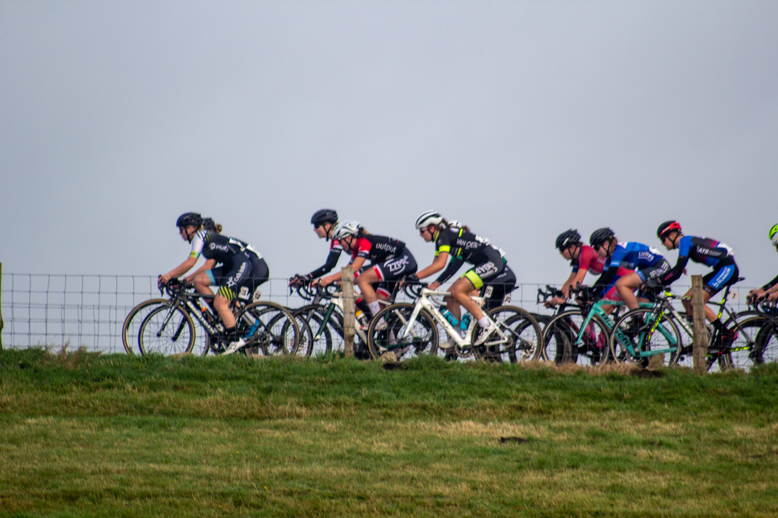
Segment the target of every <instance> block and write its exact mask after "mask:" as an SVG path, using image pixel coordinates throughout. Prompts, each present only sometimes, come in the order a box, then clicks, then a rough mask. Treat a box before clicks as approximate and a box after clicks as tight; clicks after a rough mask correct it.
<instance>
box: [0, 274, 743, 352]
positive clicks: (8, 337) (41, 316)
mask: <svg viewBox="0 0 778 518" xmlns="http://www.w3.org/2000/svg"><path fill="white" fill-rule="evenodd" d="M287 283H288V279H286V278H278V277H276V278H271V279H270V280H269V281H268V282H266V283H265V284H263V285H262V286H260V287H259V290H260V291H261V292H262V299H261V300H269V301H272V302H275V303H278V304H281V305H284V306H287V307H299V306H302V305H303V304H305V301H303V300H302V299H301V298H300V297H298V296H297V295H296V294H290V293H289V290H288V288H287ZM545 286H546V283H524V284H521V285H519V286H518V287H517V288H516V290H515V291H514V292H513V294H512V299H511V304H513V305H516V306H519V307H522V308H524V309H526V310H527V311H531V312H533V313H539V314H547V315H550V314H553V310H550V309H546V308H544V307H543V306H541V305H538V304H537V293H538V288H545ZM688 289H689V285H673V291H674V292H675V293H677V294H683V293H685V292H686V291H687V290H688ZM749 289H751V288H748V287H737V288H734V289H733V290H732V291H733V292H734V293H736V295H735V297H736V298H734V299H733V300H730V301H729V303H728V306H729V307H730V308H732V309H733V310H736V311H741V310H745V309H746V304H745V295H746V294H747V293H748V290H749ZM1 295H2V306H1V310H2V317H3V321H4V327H3V330H2V338H3V341H2V344H3V346H4V347H6V348H26V347H49V348H54V349H56V350H58V349H59V348H61V347H62V346H64V345H67V346H68V347H69V348H71V349H75V348H79V347H83V348H86V349H87V350H90V351H100V352H104V353H117V352H124V346H123V344H122V337H121V336H122V325H123V323H124V318H125V317H126V316H127V314H128V313H129V312H130V310H131V309H132V308H133V307H135V306H136V305H137V304H139V303H141V302H143V301H145V300H148V299H151V298H159V297H160V292H159V290H158V289H157V278H156V276H146V275H49V274H20V273H3V275H2V293H1ZM720 297H721V295H717V296H715V297H714V298H713V299H712V300H714V301H718V300H720ZM402 298H403V297H400V298H398V300H402Z"/></svg>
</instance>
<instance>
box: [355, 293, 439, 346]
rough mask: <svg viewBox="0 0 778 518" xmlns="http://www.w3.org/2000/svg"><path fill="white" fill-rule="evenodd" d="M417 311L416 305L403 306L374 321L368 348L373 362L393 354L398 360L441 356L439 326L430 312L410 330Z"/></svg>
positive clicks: (388, 309)
mask: <svg viewBox="0 0 778 518" xmlns="http://www.w3.org/2000/svg"><path fill="white" fill-rule="evenodd" d="M413 308H414V305H413V304H408V303H405V302H400V303H397V304H392V305H391V306H387V307H385V308H384V309H382V310H381V311H379V312H378V314H377V315H376V316H375V317H373V320H372V321H371V322H370V327H369V328H368V330H367V346H368V349H369V350H370V355H371V356H372V357H373V358H375V359H378V358H380V357H381V356H382V355H384V354H386V353H387V352H390V351H391V352H393V353H394V355H395V357H396V358H397V360H400V359H401V358H411V357H414V356H419V355H421V354H433V355H434V354H436V353H437V350H438V326H437V325H436V324H435V321H434V320H433V319H432V316H431V315H430V314H429V313H428V312H427V311H426V310H421V311H420V312H419V314H418V316H417V317H416V319H415V320H414V321H413V323H412V324H411V325H410V326H409V320H410V318H411V314H412V313H413Z"/></svg>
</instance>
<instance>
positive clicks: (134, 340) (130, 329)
mask: <svg viewBox="0 0 778 518" xmlns="http://www.w3.org/2000/svg"><path fill="white" fill-rule="evenodd" d="M169 303H170V301H169V300H168V299H151V300H146V301H144V302H141V303H140V304H138V305H137V306H135V307H134V308H132V309H131V310H130V312H129V313H127V318H125V319H124V324H123V325H122V344H123V345H124V350H125V351H127V354H135V348H136V347H140V345H139V341H140V326H141V324H143V321H144V320H145V319H146V317H147V316H149V313H151V312H152V311H154V310H155V309H157V308H160V307H162V306H164V305H166V304H169ZM140 352H141V354H143V351H140Z"/></svg>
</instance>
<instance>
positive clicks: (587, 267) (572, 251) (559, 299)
mask: <svg viewBox="0 0 778 518" xmlns="http://www.w3.org/2000/svg"><path fill="white" fill-rule="evenodd" d="M555 245H556V248H557V250H559V253H560V254H561V255H562V257H563V258H564V259H565V260H566V261H570V266H572V267H573V271H572V272H570V276H569V277H568V278H567V280H566V281H565V282H564V284H562V289H561V290H560V291H561V292H562V295H558V296H556V297H554V298H553V299H551V300H549V301H548V302H546V303H545V306H546V307H547V308H550V307H555V306H557V305H559V304H563V303H565V302H566V301H567V299H569V298H570V288H571V287H573V288H574V287H578V286H579V285H581V284H583V280H584V278H585V277H586V273H587V272H591V273H596V274H601V273H602V271H603V269H604V267H605V259H604V258H602V257H600V256H599V255H598V254H597V252H595V251H594V249H593V248H592V247H591V246H589V245H585V244H583V242H582V241H581V234H579V233H578V231H577V230H574V229H570V230H565V231H564V232H562V233H561V234H559V236H557V238H556V243H555ZM623 273H624V272H622V275H623ZM616 294H617V292H616V290H615V288H614V289H613V290H612V292H611V293H609V295H611V296H613V295H616ZM615 298H616V299H618V297H615Z"/></svg>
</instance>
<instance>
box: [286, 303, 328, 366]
mask: <svg viewBox="0 0 778 518" xmlns="http://www.w3.org/2000/svg"><path fill="white" fill-rule="evenodd" d="M318 309H319V306H313V305H311V306H303V307H301V308H298V309H296V310H294V311H293V312H292V313H293V314H294V315H295V317H297V320H298V325H299V322H300V319H302V321H303V322H305V325H307V326H308V327H309V328H310V330H311V345H310V347H309V348H308V349H309V350H308V352H307V353H306V356H314V355H321V354H326V353H327V352H329V351H330V350H332V332H331V331H330V328H329V326H323V317H322V316H321V315H320V314H319V313H318ZM317 337H318V338H317ZM297 353H298V354H300V348H299V347H298V351H297Z"/></svg>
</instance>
